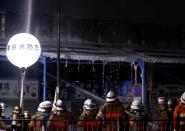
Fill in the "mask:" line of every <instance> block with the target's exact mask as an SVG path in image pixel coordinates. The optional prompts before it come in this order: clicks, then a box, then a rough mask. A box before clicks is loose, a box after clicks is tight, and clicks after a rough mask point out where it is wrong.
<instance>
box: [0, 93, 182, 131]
mask: <svg viewBox="0 0 185 131" xmlns="http://www.w3.org/2000/svg"><path fill="white" fill-rule="evenodd" d="M73 106H75V105H73ZM3 110H5V107H4V105H1V108H0V113H1V114H3V113H2V112H3ZM157 110H158V114H159V117H160V121H159V122H158V126H157V127H158V128H156V129H155V130H158V131H173V130H174V131H185V119H184V120H183V118H185V92H184V93H183V94H182V96H181V98H180V100H179V101H178V102H177V100H175V99H173V98H171V99H169V100H168V101H167V102H166V100H165V98H164V97H159V98H158V107H157ZM23 118H24V119H23ZM8 120H9V122H7V121H8ZM148 120H151V118H149V116H147V115H146V113H145V111H144V106H143V104H142V102H141V99H134V100H133V101H132V103H131V105H130V109H129V112H126V109H125V107H124V105H123V104H122V102H120V101H119V99H118V98H117V96H116V94H115V92H114V91H109V92H108V94H107V96H106V101H105V103H104V104H103V105H102V106H101V107H100V108H97V106H96V104H95V103H94V102H93V101H92V99H87V100H85V101H84V105H83V112H82V113H81V115H80V116H79V117H76V116H75V113H72V112H70V111H68V110H67V108H66V105H65V104H64V102H63V101H62V100H60V99H59V100H57V101H56V102H55V103H54V104H52V103H51V102H50V101H43V102H41V103H40V104H39V107H38V108H37V112H36V113H35V114H34V115H33V116H30V114H29V112H28V111H24V114H23V115H22V114H21V109H20V107H19V106H15V107H14V110H13V112H12V114H11V116H10V118H7V119H5V117H4V116H3V115H1V120H0V128H1V130H17V131H19V130H37V131H40V130H44V131H46V130H47V131H67V130H68V129H69V126H70V125H73V124H74V125H77V126H78V127H79V128H81V129H82V130H83V131H99V130H103V131H146V130H152V129H149V128H147V126H146V125H147V123H148V122H149V121H148ZM73 130H75V129H73Z"/></svg>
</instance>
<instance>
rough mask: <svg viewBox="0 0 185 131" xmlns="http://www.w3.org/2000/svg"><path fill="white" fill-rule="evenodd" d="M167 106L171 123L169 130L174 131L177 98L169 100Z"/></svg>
mask: <svg viewBox="0 0 185 131" xmlns="http://www.w3.org/2000/svg"><path fill="white" fill-rule="evenodd" d="M167 106H168V121H169V122H168V123H169V130H170V131H173V129H174V128H173V112H174V109H175V107H176V99H174V98H172V97H171V98H170V99H169V100H168V102H167Z"/></svg>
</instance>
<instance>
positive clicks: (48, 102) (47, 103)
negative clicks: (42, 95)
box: [42, 101, 52, 109]
mask: <svg viewBox="0 0 185 131" xmlns="http://www.w3.org/2000/svg"><path fill="white" fill-rule="evenodd" d="M42 107H43V108H44V109H45V108H51V107H52V103H51V102H50V101H43V103H42Z"/></svg>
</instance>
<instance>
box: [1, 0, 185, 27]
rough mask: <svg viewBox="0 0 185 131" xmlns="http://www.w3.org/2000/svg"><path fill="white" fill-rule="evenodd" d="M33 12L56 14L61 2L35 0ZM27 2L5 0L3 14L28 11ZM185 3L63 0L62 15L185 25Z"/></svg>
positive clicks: (2, 1) (127, 0)
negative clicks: (26, 8) (26, 9)
mask: <svg viewBox="0 0 185 131" xmlns="http://www.w3.org/2000/svg"><path fill="white" fill-rule="evenodd" d="M33 2H34V3H33V7H34V8H33V12H34V13H36V14H42V15H54V16H55V15H56V14H57V12H58V4H57V2H58V0H33ZM25 5H27V3H26V0H1V1H0V9H1V11H9V12H18V13H22V12H24V11H23V10H24V8H25V7H26V6H25ZM184 5H185V2H184V1H169V0H162V1H161V0H150V1H144V0H61V8H62V13H61V14H62V15H63V16H66V17H74V18H89V19H119V20H120V19H121V20H128V21H136V22H157V23H162V24H178V25H179V24H180V25H182V24H183V25H184V23H185V8H184Z"/></svg>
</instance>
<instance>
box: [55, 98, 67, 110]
mask: <svg viewBox="0 0 185 131" xmlns="http://www.w3.org/2000/svg"><path fill="white" fill-rule="evenodd" d="M55 108H56V110H58V111H62V110H64V109H65V105H64V102H63V101H62V100H57V102H56V103H55Z"/></svg>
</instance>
